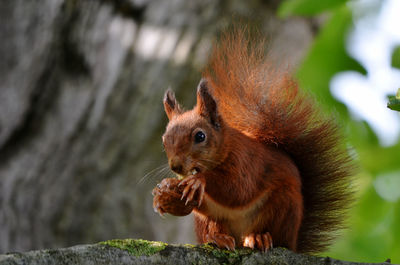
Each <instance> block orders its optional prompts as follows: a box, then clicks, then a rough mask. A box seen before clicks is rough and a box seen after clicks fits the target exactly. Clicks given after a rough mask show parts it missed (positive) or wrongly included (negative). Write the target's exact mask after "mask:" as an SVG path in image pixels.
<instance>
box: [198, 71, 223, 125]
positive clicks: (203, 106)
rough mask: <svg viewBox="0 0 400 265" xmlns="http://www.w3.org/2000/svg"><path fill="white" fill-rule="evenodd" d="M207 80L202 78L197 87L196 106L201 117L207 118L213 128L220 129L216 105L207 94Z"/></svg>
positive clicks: (208, 93)
mask: <svg viewBox="0 0 400 265" xmlns="http://www.w3.org/2000/svg"><path fill="white" fill-rule="evenodd" d="M209 90H210V89H209V83H208V81H207V79H205V78H202V79H201V80H200V83H199V85H198V87H197V106H198V111H199V113H200V115H201V116H203V117H205V118H207V119H208V120H209V121H210V123H211V124H212V125H213V126H214V128H216V129H219V128H220V127H221V120H220V117H219V115H218V110H217V103H216V102H215V100H214V98H213V97H212V96H211V94H210V92H209Z"/></svg>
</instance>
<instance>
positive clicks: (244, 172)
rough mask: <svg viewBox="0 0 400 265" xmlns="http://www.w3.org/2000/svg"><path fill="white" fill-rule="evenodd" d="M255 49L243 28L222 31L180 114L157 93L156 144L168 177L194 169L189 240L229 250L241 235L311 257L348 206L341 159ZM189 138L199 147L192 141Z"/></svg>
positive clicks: (299, 96)
mask: <svg viewBox="0 0 400 265" xmlns="http://www.w3.org/2000/svg"><path fill="white" fill-rule="evenodd" d="M264 47H265V43H264V42H263V41H262V40H261V41H260V39H259V38H258V39H254V40H251V39H250V38H249V37H248V36H247V35H246V31H245V30H242V29H236V30H234V31H233V32H231V33H225V35H224V36H223V37H222V40H221V41H220V42H218V43H217V44H216V45H215V47H214V50H213V52H212V54H211V57H210V60H209V64H208V66H207V67H206V68H205V70H204V73H203V76H204V78H205V79H204V80H203V81H202V82H201V83H200V85H199V89H198V94H197V105H196V107H195V108H194V109H193V110H190V111H187V112H183V111H182V110H181V108H180V107H179V104H178V103H177V102H176V100H175V97H174V96H173V94H172V93H171V92H167V93H166V96H165V98H164V105H165V110H166V112H167V115H168V117H169V118H170V122H169V124H168V126H167V130H166V132H165V134H164V136H163V143H164V146H165V150H166V153H167V156H168V159H169V163H170V166H171V168H173V169H174V170H175V171H176V172H177V173H178V174H180V175H182V176H190V175H191V172H192V171H193V169H195V170H196V171H199V173H198V174H197V175H196V176H192V178H194V179H195V178H198V179H201V180H202V181H201V182H197V183H196V184H193V183H194V181H192V182H191V180H190V181H186V182H185V183H192V184H191V186H190V185H188V188H187V191H188V192H189V191H190V192H193V194H195V192H197V190H196V189H198V188H199V187H200V186H202V185H204V187H205V193H204V199H203V202H202V204H201V205H198V207H195V208H194V214H195V224H196V233H197V236H198V239H199V242H209V241H211V242H215V243H217V245H220V246H225V247H228V248H229V246H230V244H231V240H233V239H234V242H235V244H236V246H243V244H244V242H243V240H244V238H245V237H246V236H248V235H251V234H260V235H263V234H266V233H269V234H270V235H271V237H272V241H273V245H274V246H283V247H287V248H289V249H292V250H294V251H298V252H307V253H315V252H320V251H322V250H324V249H325V248H326V247H327V246H328V245H329V243H330V242H331V240H332V239H333V234H334V232H335V231H336V230H337V229H339V228H340V227H341V225H342V223H343V216H344V214H345V210H346V209H347V208H348V205H349V202H350V200H351V191H350V189H349V176H350V175H351V169H352V167H351V163H350V161H351V159H350V156H349V154H348V152H347V150H346V149H345V147H344V146H343V144H341V142H340V135H339V133H338V129H337V126H336V125H335V123H334V122H333V120H332V119H330V118H325V117H323V116H322V115H320V114H319V111H318V110H317V109H316V107H315V104H314V102H313V100H312V99H311V98H310V97H307V96H306V95H305V94H304V93H303V92H301V91H300V90H299V89H298V87H297V84H296V83H295V82H294V81H293V80H292V79H291V78H290V77H289V76H288V75H287V74H285V73H278V72H276V71H274V70H272V68H271V66H270V65H268V63H266V62H265V53H264ZM199 131H201V132H203V133H204V134H205V140H204V141H203V142H196V141H197V140H196V133H198V132H199ZM193 187H194V188H193ZM192 188H193V191H192ZM196 194H200V193H199V192H198V193H196ZM191 196H192V195H191ZM198 196H200V195H198ZM197 199H198V198H197ZM166 201H167V200H166ZM261 245H262V244H261ZM265 249H266V248H265Z"/></svg>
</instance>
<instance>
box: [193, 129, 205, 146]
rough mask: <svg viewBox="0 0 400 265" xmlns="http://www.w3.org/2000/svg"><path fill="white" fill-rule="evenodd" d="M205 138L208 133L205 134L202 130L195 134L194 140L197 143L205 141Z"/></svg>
mask: <svg viewBox="0 0 400 265" xmlns="http://www.w3.org/2000/svg"><path fill="white" fill-rule="evenodd" d="M205 139H206V135H205V134H204V133H203V132H202V131H199V132H197V133H196V134H195V136H194V141H195V142H196V143H201V142H203V141H204V140H205Z"/></svg>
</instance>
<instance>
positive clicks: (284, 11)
mask: <svg viewBox="0 0 400 265" xmlns="http://www.w3.org/2000/svg"><path fill="white" fill-rule="evenodd" d="M346 2H347V0H286V1H284V2H283V3H282V4H281V5H280V7H279V9H278V15H279V16H280V17H288V16H291V15H300V16H311V15H316V14H319V13H321V12H323V11H326V10H330V9H333V8H336V7H338V6H340V5H343V4H344V3H346Z"/></svg>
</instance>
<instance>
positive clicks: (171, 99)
mask: <svg viewBox="0 0 400 265" xmlns="http://www.w3.org/2000/svg"><path fill="white" fill-rule="evenodd" d="M163 103H164V110H165V113H166V114H167V116H168V119H169V120H171V119H172V118H173V117H174V116H175V115H178V114H180V113H181V112H182V110H181V107H180V106H179V103H178V102H177V101H176V98H175V94H174V92H173V91H172V90H171V89H170V88H168V89H167V91H165V93H164V100H163Z"/></svg>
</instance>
